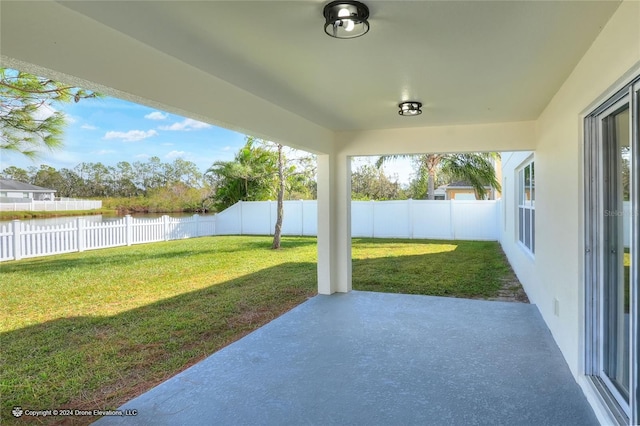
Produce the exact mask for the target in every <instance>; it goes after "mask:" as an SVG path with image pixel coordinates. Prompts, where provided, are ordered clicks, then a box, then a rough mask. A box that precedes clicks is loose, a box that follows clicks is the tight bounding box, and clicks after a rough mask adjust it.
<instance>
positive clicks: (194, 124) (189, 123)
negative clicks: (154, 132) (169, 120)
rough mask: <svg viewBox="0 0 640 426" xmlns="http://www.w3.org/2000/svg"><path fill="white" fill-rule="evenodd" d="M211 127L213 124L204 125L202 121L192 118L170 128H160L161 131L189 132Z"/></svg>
mask: <svg viewBox="0 0 640 426" xmlns="http://www.w3.org/2000/svg"><path fill="white" fill-rule="evenodd" d="M208 127H211V124H207V123H203V122H202V121H198V120H193V119H191V118H185V119H184V120H182V121H181V122H179V123H173V124H172V125H170V126H160V127H159V129H160V130H182V131H185V132H188V131H190V130H198V129H206V128H208Z"/></svg>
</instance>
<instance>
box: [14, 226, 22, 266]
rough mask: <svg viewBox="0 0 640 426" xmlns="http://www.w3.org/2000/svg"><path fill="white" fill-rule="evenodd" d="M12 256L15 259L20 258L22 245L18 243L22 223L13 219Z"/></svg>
mask: <svg viewBox="0 0 640 426" xmlns="http://www.w3.org/2000/svg"><path fill="white" fill-rule="evenodd" d="M12 222H13V258H14V259H15V260H20V259H22V246H21V245H20V236H21V235H20V234H21V233H22V223H21V222H20V221H19V220H17V219H16V220H13V221H12Z"/></svg>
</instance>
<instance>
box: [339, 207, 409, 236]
mask: <svg viewBox="0 0 640 426" xmlns="http://www.w3.org/2000/svg"><path fill="white" fill-rule="evenodd" d="M370 204H372V208H371V215H372V216H373V237H374V238H410V237H411V232H410V228H411V226H410V221H409V205H410V203H409V202H407V201H406V200H403V201H384V202H373V203H370ZM354 220H358V218H352V219H351V222H352V223H353V221H354Z"/></svg>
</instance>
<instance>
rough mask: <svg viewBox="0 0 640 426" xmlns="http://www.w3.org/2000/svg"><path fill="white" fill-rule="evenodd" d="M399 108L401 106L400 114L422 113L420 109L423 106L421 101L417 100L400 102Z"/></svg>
mask: <svg viewBox="0 0 640 426" xmlns="http://www.w3.org/2000/svg"><path fill="white" fill-rule="evenodd" d="M398 108H400V111H398V114H400V115H420V114H422V110H421V109H420V108H422V103H421V102H415V101H408V102H402V103H400V104H398Z"/></svg>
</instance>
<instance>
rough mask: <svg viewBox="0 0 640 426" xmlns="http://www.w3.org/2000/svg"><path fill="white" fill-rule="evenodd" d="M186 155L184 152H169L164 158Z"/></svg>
mask: <svg viewBox="0 0 640 426" xmlns="http://www.w3.org/2000/svg"><path fill="white" fill-rule="evenodd" d="M185 154H186V152H184V151H175V150H174V151H171V152H169V153H168V154H167V155H165V156H164V157H165V158H179V157H184V155H185Z"/></svg>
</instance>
